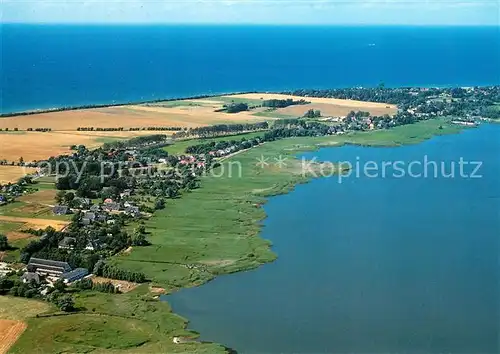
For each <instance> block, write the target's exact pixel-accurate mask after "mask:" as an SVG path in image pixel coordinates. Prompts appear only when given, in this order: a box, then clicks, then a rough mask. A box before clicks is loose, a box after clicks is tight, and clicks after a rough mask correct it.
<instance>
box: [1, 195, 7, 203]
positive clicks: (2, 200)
mask: <svg viewBox="0 0 500 354" xmlns="http://www.w3.org/2000/svg"><path fill="white" fill-rule="evenodd" d="M4 204H7V198H5V197H4V196H3V195H0V205H4Z"/></svg>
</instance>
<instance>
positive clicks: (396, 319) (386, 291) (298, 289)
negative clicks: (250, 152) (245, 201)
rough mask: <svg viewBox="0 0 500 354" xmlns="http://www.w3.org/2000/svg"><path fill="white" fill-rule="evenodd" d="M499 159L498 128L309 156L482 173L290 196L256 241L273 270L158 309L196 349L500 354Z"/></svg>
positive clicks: (234, 277)
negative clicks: (268, 249) (267, 252)
mask: <svg viewBox="0 0 500 354" xmlns="http://www.w3.org/2000/svg"><path fill="white" fill-rule="evenodd" d="M499 154H500V126H499V125H486V126H482V127H481V128H478V129H473V130H469V131H466V132H463V133H461V134H459V135H450V136H442V137H436V138H433V139H432V140H429V141H427V142H424V143H422V144H419V145H412V146H404V147H398V148H367V147H357V146H345V147H342V148H324V149H321V150H320V151H317V152H312V153H307V154H305V155H304V156H305V157H307V158H308V159H311V158H313V157H317V158H318V160H320V161H332V162H337V161H350V162H352V163H353V164H354V163H355V162H356V161H357V157H359V158H360V161H361V162H366V161H374V162H376V163H377V166H379V168H380V166H382V163H383V162H395V161H403V162H404V163H405V164H406V166H408V165H409V163H410V162H412V161H424V159H425V156H426V155H427V158H428V161H435V162H438V163H439V165H438V166H439V167H438V169H440V168H441V167H440V162H445V163H446V165H445V166H446V174H449V173H450V171H451V167H450V166H451V162H453V161H455V162H457V163H458V162H459V161H460V158H463V159H464V161H471V162H476V161H480V162H482V166H481V168H480V170H479V172H478V175H481V176H482V178H458V176H459V171H458V166H457V167H456V170H455V171H456V175H455V176H456V178H445V177H438V178H434V170H433V168H434V167H432V166H431V167H429V170H428V171H429V174H428V176H429V178H412V177H410V176H409V175H407V176H406V177H404V178H393V177H391V176H389V174H388V175H387V178H380V177H379V178H370V177H369V176H366V175H364V174H361V175H360V178H357V177H355V176H356V174H353V175H352V177H350V178H346V179H345V180H344V181H343V183H341V184H340V183H338V179H337V178H335V177H334V178H320V179H315V180H313V181H312V182H310V183H308V184H305V185H299V186H297V188H296V190H294V191H293V192H291V193H289V194H287V195H282V196H277V197H272V198H270V200H269V203H268V204H266V205H265V210H266V213H267V214H268V218H267V219H266V220H265V221H264V227H263V231H262V234H261V236H262V237H263V238H266V239H269V240H271V241H272V242H273V250H274V251H275V252H276V253H277V254H278V256H279V257H278V259H277V261H275V262H274V263H270V264H266V265H264V266H262V267H261V268H259V269H256V270H253V271H249V272H243V273H237V274H231V275H226V276H220V277H218V278H216V279H215V280H214V281H212V282H210V283H208V284H205V285H203V286H201V287H199V288H193V289H185V290H181V291H179V292H177V293H174V294H173V295H170V296H167V297H166V299H167V300H168V301H169V302H170V304H171V305H172V307H173V309H174V311H175V312H177V313H179V314H181V315H182V316H184V317H186V318H188V319H189V320H190V321H191V322H190V328H192V329H194V330H196V331H198V332H200V333H201V339H203V340H208V341H215V342H218V343H223V344H225V345H227V346H229V347H231V348H234V349H235V350H237V351H238V352H239V353H245V354H264V353H265V354H278V353H314V354H327V353H328V354H346V353H354V354H361V353H373V354H375V353H376V354H382V353H384V354H385V353H397V354H400V353H406V354H442V353H447V354H497V353H500V317H499V316H500V268H499V255H500V214H499V212H500V183H499V182H498V176H500V164H499V163H498V162H499V160H498V156H499ZM473 169H474V168H473V167H472V165H470V166H469V167H464V175H469V176H470V175H471V173H472V172H473ZM420 172H422V170H420V171H415V172H414V175H417V174H418V173H420ZM372 173H373V171H372ZM439 176H441V174H439Z"/></svg>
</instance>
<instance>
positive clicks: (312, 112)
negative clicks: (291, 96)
mask: <svg viewBox="0 0 500 354" xmlns="http://www.w3.org/2000/svg"><path fill="white" fill-rule="evenodd" d="M320 117H321V111H319V110H314V109H310V110H308V111H307V112H306V113H304V118H320Z"/></svg>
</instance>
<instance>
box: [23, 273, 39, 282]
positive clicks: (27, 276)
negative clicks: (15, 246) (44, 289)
mask: <svg viewBox="0 0 500 354" xmlns="http://www.w3.org/2000/svg"><path fill="white" fill-rule="evenodd" d="M21 280H22V281H23V283H31V282H32V281H34V282H35V283H37V284H40V276H39V275H38V274H37V273H33V272H26V273H24V274H23V275H22V276H21Z"/></svg>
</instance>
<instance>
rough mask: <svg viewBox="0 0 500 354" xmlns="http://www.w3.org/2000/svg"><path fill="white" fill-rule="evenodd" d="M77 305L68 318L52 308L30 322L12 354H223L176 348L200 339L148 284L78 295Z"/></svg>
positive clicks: (210, 348) (194, 346)
mask: <svg viewBox="0 0 500 354" xmlns="http://www.w3.org/2000/svg"><path fill="white" fill-rule="evenodd" d="M11 299H12V301H13V302H15V301H16V300H18V299H17V298H11ZM19 301H26V300H25V299H19ZM33 303H35V302H33ZM75 305H76V307H77V309H78V311H77V312H75V313H71V314H64V313H60V312H58V311H57V309H55V308H51V310H50V311H47V312H45V313H43V314H40V315H38V316H35V317H28V318H27V319H26V322H27V324H28V328H27V330H26V331H25V332H24V334H23V335H22V336H21V337H20V338H19V340H18V341H17V342H16V343H15V345H14V346H13V347H12V348H11V350H10V352H11V353H28V352H29V353H63V352H66V353H69V352H70V353H90V352H92V353H101V352H110V351H111V352H115V351H119V352H125V353H179V352H189V353H196V354H202V353H207V354H208V353H223V352H224V349H223V348H222V347H220V346H218V345H216V344H211V343H203V344H202V343H189V344H183V345H177V344H174V343H173V337H174V336H183V337H187V338H196V336H197V334H196V333H194V332H190V331H187V330H186V329H185V327H186V325H187V321H186V320H185V319H184V318H182V317H180V316H178V315H176V314H174V313H172V311H171V309H170V307H169V305H168V304H167V303H165V302H161V301H158V300H155V299H153V297H152V296H151V294H150V292H149V289H148V286H147V285H143V286H141V287H139V288H137V289H135V290H134V291H132V292H130V293H127V294H119V295H111V294H103V293H96V292H92V291H85V292H82V293H77V294H76V295H75Z"/></svg>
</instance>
